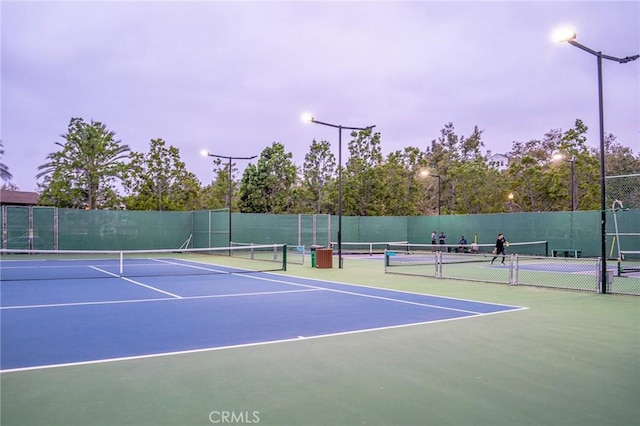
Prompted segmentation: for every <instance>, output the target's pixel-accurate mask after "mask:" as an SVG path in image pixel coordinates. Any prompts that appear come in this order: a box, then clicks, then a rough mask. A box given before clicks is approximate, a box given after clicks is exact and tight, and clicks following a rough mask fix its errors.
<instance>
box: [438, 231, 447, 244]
mask: <svg viewBox="0 0 640 426" xmlns="http://www.w3.org/2000/svg"><path fill="white" fill-rule="evenodd" d="M446 239H447V236H446V235H444V231H441V232H440V236H439V237H438V241H440V245H444V243H445V241H446Z"/></svg>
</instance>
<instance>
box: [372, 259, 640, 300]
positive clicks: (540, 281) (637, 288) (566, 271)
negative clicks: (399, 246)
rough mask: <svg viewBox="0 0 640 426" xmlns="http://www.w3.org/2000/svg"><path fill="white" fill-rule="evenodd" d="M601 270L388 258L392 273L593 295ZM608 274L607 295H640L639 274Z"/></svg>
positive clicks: (555, 262) (567, 262)
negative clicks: (545, 288)
mask: <svg viewBox="0 0 640 426" xmlns="http://www.w3.org/2000/svg"><path fill="white" fill-rule="evenodd" d="M503 259H504V261H503ZM601 267H602V264H601V263H600V259H599V258H578V257H546V256H526V255H518V254H510V255H506V256H504V257H503V256H502V255H498V256H496V255H494V254H489V253H478V254H473V253H464V254H462V253H449V252H434V253H424V252H423V253H419V254H418V253H399V252H397V251H388V252H387V253H386V255H385V272H386V273H389V274H401V275H417V276H425V277H433V278H446V279H453V280H465V281H476V282H486V283H496V284H507V285H519V286H534V287H547V288H557V289H565V290H580V291H592V292H598V291H599V286H600V282H601V280H600V273H601V272H600V271H601ZM608 271H609V272H608V279H607V282H608V288H607V292H608V293H615V294H630V295H640V273H635V274H628V275H626V276H624V277H619V276H616V266H615V265H611V266H610V267H609V268H608Z"/></svg>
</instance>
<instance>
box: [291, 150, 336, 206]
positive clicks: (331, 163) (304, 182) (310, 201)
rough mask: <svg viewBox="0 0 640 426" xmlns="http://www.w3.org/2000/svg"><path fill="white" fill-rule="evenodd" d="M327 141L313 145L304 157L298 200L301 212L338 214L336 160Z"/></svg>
mask: <svg viewBox="0 0 640 426" xmlns="http://www.w3.org/2000/svg"><path fill="white" fill-rule="evenodd" d="M330 148H331V145H330V144H329V142H327V141H320V142H317V141H316V140H315V139H314V140H313V142H312V143H311V147H310V149H309V152H308V153H307V154H306V155H305V157H304V165H303V166H302V179H301V185H300V187H299V188H297V189H298V194H297V196H296V199H297V200H298V204H299V206H298V210H299V211H300V212H306V213H314V214H323V213H336V208H335V200H336V195H335V194H336V176H335V174H336V159H335V156H334V155H333V153H332V152H331V150H330Z"/></svg>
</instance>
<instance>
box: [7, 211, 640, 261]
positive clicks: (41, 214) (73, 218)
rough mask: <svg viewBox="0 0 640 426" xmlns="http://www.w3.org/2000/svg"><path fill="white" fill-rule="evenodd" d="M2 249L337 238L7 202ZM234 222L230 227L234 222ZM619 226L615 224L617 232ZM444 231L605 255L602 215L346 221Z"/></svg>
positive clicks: (611, 231)
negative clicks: (539, 243)
mask: <svg viewBox="0 0 640 426" xmlns="http://www.w3.org/2000/svg"><path fill="white" fill-rule="evenodd" d="M0 220H1V221H2V247H3V248H9V249H28V248H33V249H40V250H47V249H60V250H65V249H66V250H71V249H80V250H82V249H95V250H112V249H113V250H134V249H160V248H180V247H184V246H188V247H226V246H228V245H229V243H230V241H231V242H234V243H255V244H269V243H286V244H289V245H305V246H307V247H309V246H311V245H319V246H328V245H329V244H330V243H331V242H335V241H337V233H338V217H337V216H329V215H271V214H247V213H232V214H231V215H229V211H228V210H215V211H196V212H158V211H116V210H112V211H109V210H90V211H86V210H75V209H58V208H53V207H14V206H3V208H2V213H1V216H0ZM230 223H231V228H230V227H229V224H230ZM615 223H617V224H618V229H617V232H616V229H615V226H614V225H615ZM433 231H437V232H438V233H439V232H440V231H444V232H445V234H446V236H447V240H446V242H447V243H448V244H456V243H457V242H458V241H459V240H460V237H461V236H463V235H464V237H465V238H466V239H467V241H469V242H471V241H474V240H476V241H477V242H478V243H493V242H495V240H496V237H497V235H498V233H499V232H502V233H504V234H505V235H506V237H507V239H508V240H509V241H511V242H523V241H548V243H549V245H548V246H549V250H550V251H551V250H562V249H573V250H581V252H582V256H585V257H597V256H599V255H600V250H601V248H600V244H601V238H602V237H601V231H600V212H597V211H578V212H573V213H572V212H543V213H509V214H506V213H505V214H485V215H456V216H453V215H446V216H409V217H354V216H344V217H343V218H342V241H343V242H399V241H408V242H411V243H429V242H430V240H431V238H430V236H431V232H433ZM606 242H607V253H608V254H610V255H611V257H617V245H618V243H620V244H621V250H623V251H632V250H640V209H635V210H624V211H616V212H615V214H614V212H612V211H608V212H607V235H606Z"/></svg>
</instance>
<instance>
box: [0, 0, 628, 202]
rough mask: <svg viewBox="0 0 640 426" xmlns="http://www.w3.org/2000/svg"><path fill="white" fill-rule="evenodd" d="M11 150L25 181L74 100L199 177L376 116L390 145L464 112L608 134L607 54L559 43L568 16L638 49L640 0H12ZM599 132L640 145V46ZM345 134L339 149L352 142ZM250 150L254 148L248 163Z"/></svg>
mask: <svg viewBox="0 0 640 426" xmlns="http://www.w3.org/2000/svg"><path fill="white" fill-rule="evenodd" d="M0 7H1V9H0V13H1V24H2V58H1V59H2V62H1V67H2V85H1V99H2V110H1V114H2V120H1V128H0V135H1V138H2V140H3V144H4V150H5V155H4V157H3V158H2V162H3V163H4V164H6V165H7V166H8V167H9V171H10V172H11V173H12V174H13V176H14V178H13V181H12V182H13V183H15V184H17V185H18V186H19V187H20V189H21V190H23V191H33V190H35V189H36V178H35V175H36V174H37V167H38V166H39V165H41V164H43V163H45V162H46V156H47V154H49V153H51V152H54V151H57V150H58V146H57V145H54V142H56V141H61V140H62V139H61V138H60V135H61V134H63V133H65V132H66V130H67V125H68V123H69V120H70V118H71V117H82V118H84V119H85V121H87V122H89V121H90V120H92V119H93V120H96V121H101V122H103V123H105V124H106V125H107V128H108V129H109V130H111V131H114V132H115V133H116V138H117V139H120V140H122V142H123V143H126V144H128V145H129V146H130V147H131V148H132V149H133V150H135V151H141V152H146V151H147V150H148V148H149V141H150V140H151V139H153V138H162V139H164V140H165V141H166V142H167V144H171V145H174V146H176V147H178V148H179V149H180V155H181V158H182V159H183V161H185V163H186V165H187V168H188V169H189V170H190V171H192V172H193V173H195V174H196V175H197V177H198V178H199V179H200V181H201V182H202V183H203V184H208V183H210V182H211V179H212V177H213V174H212V171H211V169H212V166H211V161H210V159H205V158H203V157H201V156H200V155H199V152H200V150H202V149H206V150H209V151H210V152H212V153H215V154H219V155H223V156H252V155H260V153H261V152H262V150H263V149H264V148H266V147H268V146H270V145H271V144H272V143H273V142H274V141H278V142H281V143H283V144H284V146H285V149H286V150H287V151H290V152H292V153H293V160H294V162H295V163H296V164H297V165H299V166H301V165H302V164H303V162H304V156H305V154H306V153H307V152H308V150H309V146H310V144H311V142H312V140H313V139H314V138H316V139H317V140H328V141H330V142H332V144H333V149H334V152H335V153H337V130H335V129H331V128H328V127H323V126H318V125H313V124H304V123H302V122H301V120H300V116H301V114H302V113H303V112H310V113H312V114H313V115H314V116H315V117H316V119H318V120H321V121H325V122H329V123H334V124H342V125H345V126H357V127H359V126H368V125H372V124H375V125H376V130H377V131H379V132H380V133H381V143H382V149H383V152H384V153H385V154H387V153H389V152H391V151H395V150H398V149H402V148H404V147H407V146H417V147H419V148H420V149H423V150H424V149H425V148H426V147H427V146H428V145H429V144H430V142H431V140H433V139H436V138H437V137H438V135H439V131H440V129H442V128H443V127H444V125H445V124H446V123H448V122H453V123H454V125H455V128H456V131H457V133H458V134H459V135H464V136H468V135H469V134H471V132H472V131H473V127H474V126H475V125H477V126H478V127H479V128H480V129H481V130H484V133H483V141H484V143H485V148H484V149H485V150H487V149H489V150H492V151H493V152H494V153H496V152H501V153H505V152H508V151H509V150H510V149H511V146H512V143H513V142H514V141H518V142H526V141H529V140H531V139H541V138H542V137H543V136H544V134H545V133H546V132H548V131H549V130H551V129H563V130H567V129H569V128H571V127H573V125H574V122H575V120H576V119H577V118H580V119H582V120H583V121H584V122H585V123H586V125H587V126H588V127H589V132H588V135H587V136H588V144H589V145H590V146H593V147H597V146H598V94H597V66H596V57H595V56H593V55H590V54H588V53H586V52H584V51H581V50H580V49H577V48H575V47H573V46H571V45H569V44H567V43H562V44H558V43H554V42H552V41H551V38H550V34H551V32H552V31H553V29H555V28H557V27H558V26H563V25H569V26H572V27H573V28H574V29H575V31H576V32H577V34H578V37H577V39H576V40H577V41H578V42H580V43H582V44H584V45H586V46H588V47H590V48H592V49H594V50H601V51H602V52H603V53H605V54H608V55H612V56H617V57H625V56H631V55H635V54H638V53H640V2H638V1H626V2H615V1H600V2H582V1H572V2H551V1H541V2H525V1H509V2H493V1H492V2H478V1H476V2H456V1H451V2H432V1H413V2H381V1H373V2H362V1H357V2H324V1H323V2H305V1H299V2H268V1H258V2H214V1H199V2H177V1H174V2H168V1H157V2H150V1H141V2H109V1H106V2H92V1H83V2H80V1H75V2H31V1H20V2H12V1H4V0H3V1H2V3H1V6H0ZM603 65H604V66H603V76H604V78H603V81H604V101H605V103H604V106H605V131H606V132H607V133H613V134H615V135H616V136H617V137H618V142H620V143H621V144H622V145H625V146H628V147H630V148H632V149H633V151H634V153H636V154H638V152H639V151H640V60H638V61H634V62H631V63H627V64H618V63H614V62H610V61H605V62H604V64H603ZM346 133H347V132H345V134H344V136H345V137H344V138H343V141H344V144H345V146H344V147H343V150H344V151H343V155H344V158H346V152H347V151H346V141H347V140H348V137H347V136H348V135H347V134H346ZM238 165H239V166H240V167H241V168H243V167H244V165H245V164H244V163H243V162H239V164H238Z"/></svg>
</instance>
